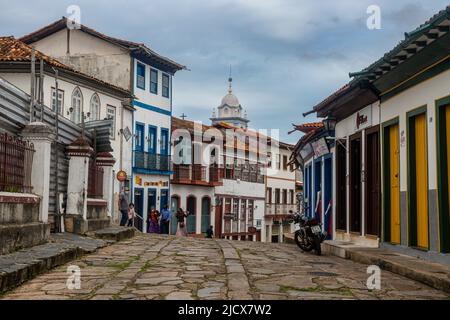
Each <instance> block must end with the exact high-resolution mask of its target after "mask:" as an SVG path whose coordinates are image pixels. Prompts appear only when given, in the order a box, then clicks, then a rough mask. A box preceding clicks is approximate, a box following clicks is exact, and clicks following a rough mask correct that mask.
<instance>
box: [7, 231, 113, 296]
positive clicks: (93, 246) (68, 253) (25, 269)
mask: <svg viewBox="0 0 450 320" xmlns="http://www.w3.org/2000/svg"><path fill="white" fill-rule="evenodd" d="M106 245H107V242H105V241H102V240H99V239H92V238H87V237H82V236H78V235H75V234H69V233H64V234H54V235H51V236H50V240H49V242H48V243H46V244H42V245H38V246H34V247H31V248H27V249H23V250H20V251H17V252H14V253H11V254H7V255H2V256H0V294H1V293H3V292H5V291H8V290H11V289H13V288H15V287H17V286H19V285H20V284H22V283H24V282H25V281H28V280H31V279H33V278H34V277H36V276H37V275H39V274H42V273H44V272H47V271H49V270H50V269H52V268H55V267H57V266H60V265H63V264H65V263H67V262H70V261H72V260H74V259H77V258H79V257H80V256H82V255H83V254H87V253H91V252H94V251H96V250H97V249H98V248H101V247H104V246H106Z"/></svg>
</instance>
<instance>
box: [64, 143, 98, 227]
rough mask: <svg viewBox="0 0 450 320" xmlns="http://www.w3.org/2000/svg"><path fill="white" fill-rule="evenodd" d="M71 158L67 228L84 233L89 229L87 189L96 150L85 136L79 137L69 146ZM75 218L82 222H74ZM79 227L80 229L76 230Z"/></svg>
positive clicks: (67, 149)
mask: <svg viewBox="0 0 450 320" xmlns="http://www.w3.org/2000/svg"><path fill="white" fill-rule="evenodd" d="M66 151H67V156H68V157H69V158H70V160H69V178H68V181H69V183H68V185H67V209H66V215H67V218H66V220H67V219H68V220H71V221H72V222H70V221H65V222H66V230H67V231H69V232H76V233H84V232H85V231H87V230H84V229H87V223H82V222H83V221H84V222H86V220H87V189H88V173H89V158H90V157H91V156H92V154H93V152H94V150H93V149H92V147H91V146H90V145H89V143H88V142H87V140H86V139H85V138H84V137H79V138H78V139H76V140H75V141H74V142H72V143H71V144H70V145H69V146H68V147H67V148H66ZM74 219H75V220H76V221H77V222H78V223H79V224H80V225H78V224H77V227H75V225H76V223H75V222H74ZM75 228H77V229H78V228H79V229H80V230H75Z"/></svg>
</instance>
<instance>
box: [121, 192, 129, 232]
mask: <svg viewBox="0 0 450 320" xmlns="http://www.w3.org/2000/svg"><path fill="white" fill-rule="evenodd" d="M119 210H120V213H121V214H122V215H121V217H120V225H121V226H125V224H126V223H127V221H128V198H127V195H126V194H125V192H123V191H122V192H121V193H120V194H119Z"/></svg>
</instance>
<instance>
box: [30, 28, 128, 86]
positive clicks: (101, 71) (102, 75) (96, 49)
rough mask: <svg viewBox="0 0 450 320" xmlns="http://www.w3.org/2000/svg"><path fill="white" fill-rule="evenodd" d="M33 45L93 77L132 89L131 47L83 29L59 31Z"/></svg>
mask: <svg viewBox="0 0 450 320" xmlns="http://www.w3.org/2000/svg"><path fill="white" fill-rule="evenodd" d="M33 45H35V46H36V49H37V50H39V51H41V52H43V53H45V54H47V55H49V56H51V57H54V58H56V59H58V60H59V61H61V62H62V63H64V64H66V65H69V66H72V67H74V68H75V69H77V70H79V71H81V72H83V73H86V74H88V75H90V76H93V77H96V78H98V79H101V80H104V81H106V82H109V83H111V84H114V85H116V86H119V87H122V88H124V89H128V90H130V89H131V88H130V83H131V82H130V73H131V58H130V55H129V52H128V50H125V49H122V48H120V47H118V46H115V45H113V44H111V43H109V42H107V41H105V40H102V39H100V38H96V37H93V36H91V35H89V34H87V33H85V32H83V31H80V30H76V29H75V30H71V31H70V41H69V52H68V48H67V30H66V29H63V30H60V31H58V32H56V33H54V34H52V35H49V36H48V37H46V38H43V39H41V40H39V41H37V42H35V43H33Z"/></svg>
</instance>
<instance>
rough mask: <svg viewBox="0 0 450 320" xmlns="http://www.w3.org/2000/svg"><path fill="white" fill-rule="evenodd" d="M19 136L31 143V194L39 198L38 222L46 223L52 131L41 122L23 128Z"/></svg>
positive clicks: (53, 135) (53, 136)
mask: <svg viewBox="0 0 450 320" xmlns="http://www.w3.org/2000/svg"><path fill="white" fill-rule="evenodd" d="M21 136H22V137H23V138H24V139H25V140H27V141H29V142H31V143H33V145H34V150H35V153H34V155H33V164H32V169H31V185H32V187H33V193H34V194H36V195H38V196H39V197H40V198H41V204H40V208H39V221H41V222H44V223H47V222H48V204H49V196H50V163H51V154H52V142H53V140H54V139H55V137H56V135H55V133H54V130H53V129H52V128H50V127H49V126H48V125H46V124H45V123H42V122H32V123H30V124H28V125H27V126H25V128H24V129H23V130H22V133H21Z"/></svg>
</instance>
